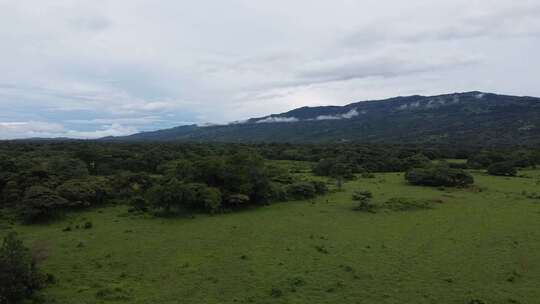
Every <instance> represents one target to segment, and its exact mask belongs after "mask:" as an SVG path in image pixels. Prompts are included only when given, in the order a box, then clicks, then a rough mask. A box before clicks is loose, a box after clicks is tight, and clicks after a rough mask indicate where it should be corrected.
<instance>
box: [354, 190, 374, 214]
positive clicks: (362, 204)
mask: <svg viewBox="0 0 540 304" xmlns="http://www.w3.org/2000/svg"><path fill="white" fill-rule="evenodd" d="M372 198H373V194H372V193H371V191H367V190H361V191H355V192H354V193H353V195H352V199H353V200H354V201H357V202H359V204H358V206H356V208H354V210H357V211H365V212H374V211H375V205H374V204H373V203H372V201H371V199H372Z"/></svg>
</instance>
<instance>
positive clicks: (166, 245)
mask: <svg viewBox="0 0 540 304" xmlns="http://www.w3.org/2000/svg"><path fill="white" fill-rule="evenodd" d="M10 145H13V146H10V148H6V149H4V150H3V151H1V153H0V154H3V155H4V157H0V166H1V167H2V170H3V171H2V172H1V173H0V192H1V197H2V201H1V202H2V203H1V206H2V209H1V212H0V237H2V238H3V237H5V236H8V235H9V234H10V232H13V231H15V232H17V233H18V235H19V237H20V238H21V239H22V240H23V241H24V244H25V245H26V246H28V247H29V248H30V251H29V252H31V253H32V254H31V255H23V254H21V255H20V256H26V257H28V256H30V257H35V256H36V255H35V254H34V253H35V252H38V253H40V254H38V255H37V256H39V257H40V258H39V261H40V269H43V271H45V272H47V273H51V274H53V275H54V277H55V278H56V280H55V284H49V285H48V286H47V288H45V289H43V290H42V291H40V292H39V293H38V294H37V295H38V296H39V298H40V299H39V301H40V302H41V303H178V302H181V303H420V304H423V303H426V304H427V303H449V304H453V303H465V304H468V303H530V302H531V301H534V300H535V299H537V298H539V297H540V291H539V290H538V288H537V285H538V282H539V281H540V267H539V265H538V264H537V261H538V260H540V230H539V229H538V227H539V226H538V223H539V220H540V195H539V194H538V193H540V170H536V169H532V168H531V167H529V168H527V167H522V166H521V165H519V166H518V165H516V166H518V167H519V168H520V174H519V176H516V177H513V178H508V177H506V176H494V175H490V174H488V173H487V171H486V170H485V169H487V167H488V166H489V165H491V163H490V164H487V166H486V164H485V165H482V166H475V168H478V169H467V170H463V169H457V168H452V167H451V164H452V163H459V164H464V163H465V162H466V160H464V159H463V158H460V161H442V158H441V156H454V157H455V156H457V154H458V153H457V151H455V150H453V149H451V148H444V147H442V148H438V149H435V148H430V149H423V148H421V147H392V148H390V147H387V148H386V151H387V152H385V153H386V155H387V156H392V157H390V158H387V159H382V158H381V157H380V154H381V153H382V152H381V153H379V150H380V151H384V150H385V149H384V148H383V147H377V146H374V147H373V148H372V149H371V150H370V148H369V147H366V146H354V145H343V146H335V147H328V146H291V145H241V146H238V145H196V144H193V145H126V146H123V145H112V144H96V143H84V144H83V143H71V144H65V143H64V144H22V143H20V144H10ZM153 149H156V150H153ZM0 150H2V149H1V148H0ZM293 150H294V151H293ZM285 151H288V152H285ZM308 151H310V152H312V153H308ZM158 152H159V153H158ZM535 153H536V152H535V151H534V150H529V152H528V154H527V155H536V154H535ZM479 154H480V151H475V150H471V152H470V154H466V155H465V156H470V159H472V157H473V156H474V155H479ZM501 154H503V155H512V156H511V157H513V164H518V163H519V161H520V158H519V157H522V156H523V154H519V155H521V156H519V155H517V154H507V153H501ZM60 155H62V157H60ZM272 155H273V157H270V156H272ZM278 156H279V157H278ZM58 158H60V159H61V158H65V159H68V160H69V163H72V164H75V163H79V162H77V161H74V160H79V161H80V162H83V163H84V164H86V167H87V168H88V170H87V171H85V170H84V169H83V170H80V168H78V169H76V170H73V171H72V172H70V173H67V172H63V173H62V174H60V173H56V172H55V171H54V170H52V169H51V167H50V166H49V165H48V164H49V163H50V162H51V160H52V159H55V161H56V162H58ZM275 158H279V159H275ZM293 158H294V159H293ZM295 159H296V160H295ZM323 159H334V160H336V159H337V160H338V162H339V163H341V164H356V165H357V166H356V167H355V168H357V169H355V171H354V173H353V176H352V177H351V178H348V179H344V180H343V184H342V185H340V187H339V185H337V184H336V177H335V176H332V175H329V176H326V175H322V176H321V175H314V174H313V173H312V168H315V167H316V166H317V164H319V163H320V161H321V160H323ZM470 159H469V161H468V162H467V164H470V163H472V161H470ZM434 160H436V164H430V161H434ZM521 160H523V159H521ZM537 163H538V162H536V160H535V159H534V158H533V162H532V163H529V165H530V166H533V165H535V164H537ZM79 164H80V163H79ZM396 164H399V166H396ZM521 164H524V163H521ZM409 166H413V167H417V166H420V168H414V169H410V170H409V171H408V173H407V174H405V173H403V172H398V171H399V170H398V169H401V168H406V167H409ZM467 166H468V165H467ZM75 167H78V165H75ZM358 168H362V169H358ZM366 168H369V169H366ZM389 169H393V170H389ZM419 170H420V172H421V173H422V174H426V175H425V176H427V177H426V179H428V180H429V179H432V178H433V176H435V177H436V179H435V180H443V181H445V183H443V185H444V186H441V184H439V183H437V184H436V185H435V184H434V183H432V182H428V183H427V185H429V186H422V185H415V184H411V183H410V182H409V181H408V180H407V179H406V177H407V176H409V175H410V174H411V173H410V172H418V171H419ZM388 171H390V172H388ZM366 172H368V173H369V177H368V176H366V177H365V178H364V177H362V176H363V175H364V173H366ZM426 172H427V173H429V174H427V173H426ZM433 172H434V175H430V174H431V173H433ZM441 172H442V173H441ZM416 174H418V173H416ZM441 174H442V175H441ZM456 174H457V176H458V177H459V179H458V180H459V182H457V183H456V182H452V183H446V181H447V180H448V179H450V180H452V181H454V180H456ZM440 176H443V177H444V178H440ZM469 178H470V179H471V180H472V179H473V180H474V184H471V183H469V182H467V183H464V182H462V181H463V180H469ZM433 186H436V187H433ZM455 186H459V187H455ZM355 210H359V211H368V212H357V211H355ZM25 212H29V213H30V215H29V217H28V218H29V219H30V220H25V219H27V217H26V216H25V217H22V218H21V217H20V215H21V214H22V215H24V214H25ZM42 219H48V220H42ZM26 223H32V224H30V225H29V224H26ZM26 252H28V251H26ZM24 261H27V262H28V261H32V260H28V259H27V258H24ZM27 262H25V265H29V264H28V263H27ZM30 265H31V264H30ZM0 276H1V274H0ZM40 282H42V281H40ZM41 286H43V285H40V287H41ZM2 304H3V303H2Z"/></svg>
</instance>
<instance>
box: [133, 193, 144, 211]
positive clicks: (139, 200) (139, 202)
mask: <svg viewBox="0 0 540 304" xmlns="http://www.w3.org/2000/svg"><path fill="white" fill-rule="evenodd" d="M130 205H131V206H132V207H133V209H135V211H142V212H146V211H148V201H147V200H146V199H145V198H144V197H142V196H134V197H132V198H131V199H130Z"/></svg>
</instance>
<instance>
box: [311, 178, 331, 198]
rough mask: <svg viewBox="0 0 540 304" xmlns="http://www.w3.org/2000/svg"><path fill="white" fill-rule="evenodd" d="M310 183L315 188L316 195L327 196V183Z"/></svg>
mask: <svg viewBox="0 0 540 304" xmlns="http://www.w3.org/2000/svg"><path fill="white" fill-rule="evenodd" d="M310 183H311V184H312V185H313V188H315V193H316V194H318V195H322V194H326V193H327V192H328V186H326V183H325V182H321V181H310Z"/></svg>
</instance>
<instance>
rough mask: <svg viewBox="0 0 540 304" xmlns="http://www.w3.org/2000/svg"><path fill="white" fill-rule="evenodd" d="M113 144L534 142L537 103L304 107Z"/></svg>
mask: <svg viewBox="0 0 540 304" xmlns="http://www.w3.org/2000/svg"><path fill="white" fill-rule="evenodd" d="M105 140H112V141H195V142H204V141H219V142H293V143H318V142H325V143H328V142H371V143H426V144H428V143H429V144H474V145H515V144H518V145H538V144H540V98H534V97H518V96H508V95H498V94H491V93H482V92H466V93H455V94H446V95H438V96H418V95H415V96H407V97H395V98H390V99H385V100H372V101H363V102H355V103H351V104H349V105H346V106H323V107H302V108H298V109H294V110H292V111H289V112H286V113H281V114H272V115H269V116H265V117H260V118H252V119H249V120H247V121H245V122H242V123H239V122H237V123H231V124H228V125H217V126H196V125H189V126H180V127H175V128H172V129H166V130H159V131H153V132H144V133H138V134H134V135H131V136H125V137H109V138H105Z"/></svg>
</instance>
